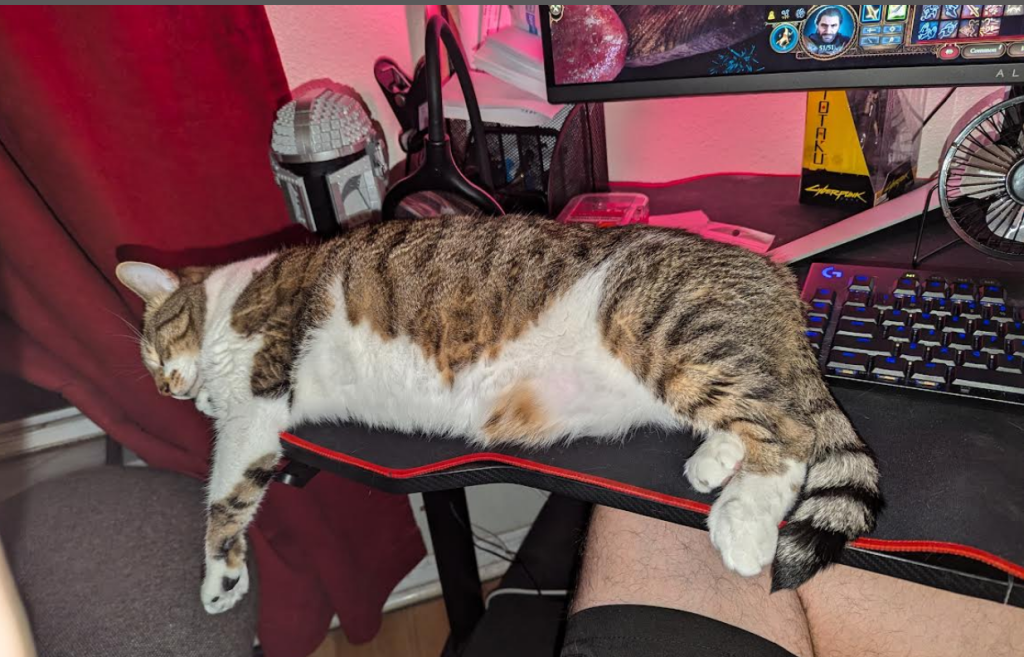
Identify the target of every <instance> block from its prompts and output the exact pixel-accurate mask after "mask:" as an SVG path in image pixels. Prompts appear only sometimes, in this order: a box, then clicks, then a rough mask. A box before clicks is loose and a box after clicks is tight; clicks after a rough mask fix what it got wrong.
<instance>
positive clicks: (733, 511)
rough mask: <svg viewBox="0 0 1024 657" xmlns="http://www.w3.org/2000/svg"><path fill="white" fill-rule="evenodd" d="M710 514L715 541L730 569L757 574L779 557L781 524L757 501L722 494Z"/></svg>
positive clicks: (713, 542)
mask: <svg viewBox="0 0 1024 657" xmlns="http://www.w3.org/2000/svg"><path fill="white" fill-rule="evenodd" d="M722 497H723V498H725V499H722V498H720V499H719V500H718V501H717V502H715V504H714V505H713V506H712V507H711V513H710V514H708V533H709V534H710V536H711V544H712V545H714V546H715V547H716V548H717V549H718V552H719V553H720V554H721V555H722V562H723V563H724V564H725V567H726V568H728V569H729V570H731V571H733V572H735V573H738V574H740V575H743V576H744V577H753V576H754V575H757V574H758V573H760V572H761V570H762V569H763V568H764V567H765V566H767V565H768V564H770V563H771V562H772V559H774V558H775V547H776V545H777V544H778V542H779V527H778V524H777V523H775V522H774V521H773V520H772V518H771V517H769V516H768V514H766V513H765V510H764V508H763V507H762V506H760V505H759V504H757V503H756V502H755V501H748V500H744V499H737V498H730V497H727V496H725V495H723V496H722Z"/></svg>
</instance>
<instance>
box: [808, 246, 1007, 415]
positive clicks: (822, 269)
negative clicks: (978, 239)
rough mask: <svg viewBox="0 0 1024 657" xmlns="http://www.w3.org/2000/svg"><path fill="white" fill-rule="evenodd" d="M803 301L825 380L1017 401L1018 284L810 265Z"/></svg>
mask: <svg viewBox="0 0 1024 657" xmlns="http://www.w3.org/2000/svg"><path fill="white" fill-rule="evenodd" d="M802 298H803V299H804V301H805V302H806V303H807V304H808V309H807V316H806V319H807V337H808V339H809V340H810V341H811V345H812V346H814V348H815V349H817V351H818V353H819V358H820V363H821V368H822V371H823V372H824V374H825V376H826V377H828V378H830V379H847V380H853V381H860V382H865V383H872V384H880V385H887V386H899V387H905V388H914V389H917V390H926V391H930V392H935V393H940V394H946V395H958V396H967V397H975V398H983V399H992V400H997V401H1000V402H1004V403H1011V404H1024V369H1022V364H1024V280H1019V281H1015V282H1011V281H1003V282H1001V281H998V280H995V279H992V278H988V277H975V278H965V277H961V276H951V275H946V274H943V273H942V272H937V271H929V270H922V269H918V270H904V269H888V268H882V267H861V266H856V265H833V264H822V263H816V264H814V265H812V266H811V270H810V272H809V273H808V275H807V280H806V282H805V283H804V288H803V293H802Z"/></svg>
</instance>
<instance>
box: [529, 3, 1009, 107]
mask: <svg viewBox="0 0 1024 657" xmlns="http://www.w3.org/2000/svg"><path fill="white" fill-rule="evenodd" d="M541 11H542V20H541V31H542V37H543V41H544V60H545V61H544V65H545V68H546V74H547V90H548V91H547V93H548V99H549V100H550V101H551V102H555V103H567V102H585V101H605V100H618V99H627V98H651V97H659V96H684V95H693V94H718V93H757V92H766V91H786V90H801V89H802V90H823V89H849V88H854V87H930V86H962V85H999V84H1013V83H1015V82H1024V5H543V6H542V10H541Z"/></svg>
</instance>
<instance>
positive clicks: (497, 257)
mask: <svg viewBox="0 0 1024 657" xmlns="http://www.w3.org/2000/svg"><path fill="white" fill-rule="evenodd" d="M118 275H119V278H121V280H122V281H123V282H124V283H125V284H126V285H128V286H129V287H130V288H132V289H133V290H135V291H136V292H137V293H138V294H140V296H142V297H143V298H144V299H146V301H147V313H146V322H145V327H144V331H143V335H144V339H143V341H142V351H143V359H144V360H145V361H146V363H147V366H148V367H150V369H151V371H152V372H153V376H154V380H155V381H156V383H157V386H158V388H160V389H162V390H164V391H165V392H167V393H168V394H172V395H175V396H178V397H186V398H194V399H195V400H196V404H197V406H198V407H199V408H200V409H201V410H203V411H204V412H206V413H207V414H209V415H211V416H212V417H213V418H214V421H215V423H216V427H217V441H216V444H215V447H214V462H213V470H212V473H211V480H210V490H209V504H208V508H209V523H208V524H209V529H208V532H207V547H206V552H207V561H206V564H207V575H206V579H205V580H204V583H203V589H202V591H201V595H202V599H203V602H204V604H205V605H206V608H207V610H208V611H210V612H211V613H216V612H219V611H223V610H225V609H228V608H230V607H231V606H232V605H233V604H234V603H235V602H236V601H237V600H238V599H239V598H240V597H241V595H244V592H245V589H246V588H247V575H246V574H245V573H246V570H245V539H244V531H245V528H246V526H247V525H248V523H249V522H250V521H251V519H252V516H253V514H254V513H255V510H256V507H257V506H258V504H259V502H260V500H261V499H262V496H263V494H264V491H265V490H266V488H267V486H268V484H269V482H270V480H271V475H270V473H271V472H272V470H273V467H274V464H275V463H276V462H277V459H278V458H279V455H280V447H279V441H278V438H277V436H278V434H279V432H280V431H283V430H287V429H288V428H290V427H292V426H293V425H296V424H299V423H301V422H308V421H327V420H335V421H352V422H362V423H365V424H367V425H370V426H380V427H388V428H392V429H396V430H403V431H409V432H420V433H427V434H431V435H445V436H453V437H459V438H463V439H466V440H469V441H472V442H474V443H477V444H481V445H492V444H499V443H516V444H521V445H526V446H531V447H535V448H543V447H545V446H549V445H552V444H555V443H557V442H560V441H566V440H572V439H575V438H578V437H585V436H590V437H597V438H615V437H621V436H623V435H625V434H627V433H628V432H629V431H630V430H631V429H634V428H636V427H638V426H642V425H655V426H662V427H667V428H682V427H690V428H692V429H694V430H696V431H698V432H699V433H701V434H702V435H704V436H705V440H704V441H703V443H702V444H701V446H700V447H699V448H698V450H697V451H696V452H695V453H694V454H693V455H692V456H691V457H690V459H689V460H688V461H687V464H686V469H685V473H684V474H685V476H686V477H687V479H688V480H689V482H690V483H691V485H692V486H693V487H694V488H696V489H697V490H700V491H703V492H707V491H711V490H714V489H717V488H722V492H721V494H720V495H719V498H718V500H717V501H716V502H715V504H714V505H713V507H712V510H711V513H710V515H709V518H708V528H709V536H710V539H711V541H712V542H713V543H714V544H715V546H716V547H717V548H718V550H719V552H720V553H721V554H722V558H723V561H724V563H725V564H726V565H727V566H728V567H729V568H730V569H732V570H733V571H735V572H737V573H740V574H742V575H748V576H749V575H754V574H756V573H758V572H760V571H761V570H762V569H763V568H764V567H765V566H767V565H769V564H772V563H773V562H774V565H773V586H774V587H776V588H793V587H796V586H798V585H800V584H801V583H803V582H804V581H806V580H807V579H808V578H810V577H811V576H813V575H814V573H816V572H817V571H818V570H820V569H821V568H823V567H825V566H827V565H828V564H829V563H831V562H833V561H834V560H835V559H836V557H837V556H838V554H839V552H840V551H841V550H842V549H843V547H844V546H845V545H846V543H847V542H848V541H849V540H852V539H853V538H855V537H857V536H859V535H860V534H863V533H865V532H870V531H871V530H872V529H873V527H874V524H875V519H876V516H877V514H878V512H879V511H880V509H881V505H882V502H881V495H880V491H879V488H878V470H877V467H876V465H875V461H874V458H873V456H872V454H871V451H870V450H869V449H868V447H867V446H866V445H864V443H863V442H862V441H861V440H860V438H859V437H858V436H857V435H856V434H855V432H854V430H853V427H852V426H851V424H850V422H849V420H848V419H847V418H846V417H845V416H844V415H843V413H842V412H841V411H840V410H839V408H838V406H837V405H836V403H835V401H834V400H833V398H832V396H831V395H830V393H829V390H828V388H827V387H826V385H825V383H824V381H823V379H822V378H821V376H820V373H819V371H818V368H817V364H816V361H815V357H814V354H813V352H812V350H811V348H810V346H809V345H808V344H807V342H806V339H805V338H804V335H803V328H802V327H803V311H804V309H803V307H802V304H801V301H800V299H799V296H798V293H797V288H796V285H795V281H794V279H793V277H792V275H791V274H790V273H789V272H788V270H786V269H785V268H783V267H780V266H777V265H775V264H773V263H771V262H770V261H769V260H767V259H765V258H763V257H761V256H758V255H755V254H752V253H749V252H747V251H744V250H741V249H739V248H736V247H732V246H728V245H723V244H719V243H713V242H708V241H705V240H702V239H701V238H699V237H696V236H693V235H689V234H687V233H682V232H677V231H671V230H662V229H658V228H653V227H646V226H634V227H623V228H616V229H594V228H592V227H589V226H581V225H568V226H567V225H562V224H558V223H556V222H552V221H550V220H545V219H539V218H531V217H505V218H502V219H484V218H478V217H447V218H438V219H428V220H417V221H393V222H386V223H382V224H376V225H372V226H365V227H362V228H359V229H357V230H355V231H352V232H349V233H347V234H345V235H343V236H341V237H338V238H335V239H334V240H332V241H329V242H325V243H323V244H320V245H316V246H307V247H301V248H296V249H292V250H287V251H282V252H280V253H277V254H272V255H269V256H264V257H261V258H255V259H252V260H246V261H243V262H238V263H234V264H231V265H227V266H224V267H219V268H216V269H214V270H212V271H207V272H203V273H202V275H200V276H196V275H195V273H193V274H191V275H188V276H186V275H184V274H182V273H174V272H168V271H165V270H162V269H159V268H157V267H154V266H151V265H145V264H141V263H125V264H122V265H121V267H119V270H118ZM186 316H187V321H186V320H185V319H182V318H183V317H186ZM787 517H788V519H789V521H788V523H786V524H785V525H784V527H783V528H782V529H781V531H780V529H779V525H780V524H781V523H782V521H783V520H784V519H786V518H787Z"/></svg>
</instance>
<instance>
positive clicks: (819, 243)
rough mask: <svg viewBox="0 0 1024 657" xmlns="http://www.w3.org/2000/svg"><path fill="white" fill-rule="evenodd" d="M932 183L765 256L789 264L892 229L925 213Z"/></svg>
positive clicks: (935, 204)
mask: <svg viewBox="0 0 1024 657" xmlns="http://www.w3.org/2000/svg"><path fill="white" fill-rule="evenodd" d="M932 184H933V183H932V182H928V183H925V184H924V185H922V186H920V187H918V188H916V189H914V190H911V191H909V192H907V193H906V194H903V195H901V196H897V197H896V198H894V199H892V200H889V201H886V202H885V203H882V204H881V205H878V206H875V207H873V208H869V209H867V210H865V211H864V212H861V213H859V214H855V215H853V216H852V217H848V218H846V219H843V220H842V221H839V222H836V223H834V224H831V225H829V226H826V227H825V228H822V229H821V230H817V231H815V232H813V233H811V234H809V235H804V236H803V237H800V238H797V239H795V240H793V241H792V242H787V243H786V244H783V245H782V246H780V247H778V248H775V249H772V250H771V251H769V252H768V253H767V255H768V256H769V257H770V258H771V259H772V260H774V261H776V262H780V263H784V264H790V263H794V262H798V261H800V260H803V259H805V258H810V257H811V256H814V255H817V254H819V253H822V252H823V251H827V250H829V249H831V248H832V247H835V246H839V245H841V244H846V243H847V242H852V241H853V240H856V239H860V238H861V237H864V236H865V235H870V234H871V233H875V232H877V231H880V230H883V229H885V228H888V227H889V226H895V225H896V224H898V223H900V222H902V221H906V220H907V219H912V218H914V217H917V216H920V215H921V211H922V210H924V202H925V197H926V196H927V195H928V189H929V188H930V187H931V186H932ZM929 206H930V207H929V208H928V209H929V210H931V209H932V208H935V207H938V195H937V194H936V195H933V197H932V201H931V203H930V204H929Z"/></svg>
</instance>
